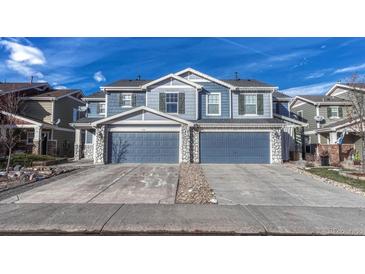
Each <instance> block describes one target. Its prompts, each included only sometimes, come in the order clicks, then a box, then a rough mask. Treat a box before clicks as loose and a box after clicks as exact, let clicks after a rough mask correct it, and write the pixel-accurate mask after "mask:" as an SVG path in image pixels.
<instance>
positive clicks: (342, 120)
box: [322, 118, 351, 128]
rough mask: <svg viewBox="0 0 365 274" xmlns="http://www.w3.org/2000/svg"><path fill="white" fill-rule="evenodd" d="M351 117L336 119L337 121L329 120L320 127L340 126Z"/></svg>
mask: <svg viewBox="0 0 365 274" xmlns="http://www.w3.org/2000/svg"><path fill="white" fill-rule="evenodd" d="M350 121H351V119H350V118H345V119H341V120H338V121H335V122H331V123H328V124H326V125H325V126H323V127H322V128H332V127H337V126H341V125H343V124H346V123H348V122H350Z"/></svg>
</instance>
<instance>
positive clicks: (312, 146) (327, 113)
mask: <svg viewBox="0 0 365 274" xmlns="http://www.w3.org/2000/svg"><path fill="white" fill-rule="evenodd" d="M353 91H354V88H353V87H352V86H350V85H348V84H340V83H338V84H335V85H334V86H333V87H331V88H330V89H329V91H328V92H327V93H326V94H325V95H307V96H304V95H303V96H296V97H295V98H294V100H293V101H292V102H291V104H290V111H291V113H292V115H293V116H296V117H297V118H298V119H301V120H303V121H305V122H307V123H308V127H307V128H306V129H305V130H304V138H305V144H306V153H309V154H313V153H314V152H315V151H316V146H317V144H335V143H337V142H338V139H339V138H340V137H341V135H342V134H343V133H344V131H346V132H345V134H344V138H343V140H342V143H343V144H354V145H355V148H356V149H357V150H359V151H361V149H362V146H361V140H360V138H359V137H358V136H356V135H355V134H353V131H352V130H351V128H350V126H351V125H350V123H349V122H350V121H349V118H348V113H349V111H350V110H351V107H352V102H351V100H350V98H349V92H353ZM364 91H365V88H364V87H359V88H357V92H364Z"/></svg>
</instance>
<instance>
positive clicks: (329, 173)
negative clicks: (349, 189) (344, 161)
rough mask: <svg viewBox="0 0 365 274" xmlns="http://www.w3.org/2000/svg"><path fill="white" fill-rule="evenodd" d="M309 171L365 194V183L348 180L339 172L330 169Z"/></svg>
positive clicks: (312, 169)
mask: <svg viewBox="0 0 365 274" xmlns="http://www.w3.org/2000/svg"><path fill="white" fill-rule="evenodd" d="M307 171H308V172H310V173H312V174H315V175H318V176H321V177H324V178H328V179H331V180H334V181H337V182H340V183H344V184H348V185H350V186H354V187H356V188H359V189H361V190H362V191H364V192H365V181H362V180H357V179H352V178H347V177H345V176H342V175H340V174H339V172H338V171H335V170H330V169H328V168H311V169H309V170H307Z"/></svg>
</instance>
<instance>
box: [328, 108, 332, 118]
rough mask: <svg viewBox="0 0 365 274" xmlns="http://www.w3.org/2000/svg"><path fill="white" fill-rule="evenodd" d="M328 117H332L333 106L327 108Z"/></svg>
mask: <svg viewBox="0 0 365 274" xmlns="http://www.w3.org/2000/svg"><path fill="white" fill-rule="evenodd" d="M327 117H328V118H331V117H332V111H331V107H328V108H327Z"/></svg>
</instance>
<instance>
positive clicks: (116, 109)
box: [106, 92, 146, 116]
mask: <svg viewBox="0 0 365 274" xmlns="http://www.w3.org/2000/svg"><path fill="white" fill-rule="evenodd" d="M124 93H127V94H130V92H124ZM134 93H135V94H136V107H140V106H145V105H146V93H145V92H134ZM120 94H123V92H111V93H108V94H107V95H106V97H107V98H106V100H107V102H108V103H107V116H113V115H115V114H118V113H121V112H124V111H128V110H131V109H132V108H122V106H121V105H120Z"/></svg>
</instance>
